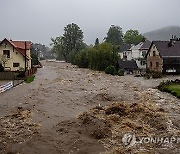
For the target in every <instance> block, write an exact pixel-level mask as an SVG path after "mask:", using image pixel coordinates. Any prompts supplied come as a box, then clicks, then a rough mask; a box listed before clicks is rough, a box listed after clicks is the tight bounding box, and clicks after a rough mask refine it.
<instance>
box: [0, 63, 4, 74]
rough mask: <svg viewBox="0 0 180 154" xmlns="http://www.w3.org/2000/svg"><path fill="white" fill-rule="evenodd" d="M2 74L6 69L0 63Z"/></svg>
mask: <svg viewBox="0 0 180 154" xmlns="http://www.w3.org/2000/svg"><path fill="white" fill-rule="evenodd" d="M0 72H4V67H3V66H2V64H1V63H0Z"/></svg>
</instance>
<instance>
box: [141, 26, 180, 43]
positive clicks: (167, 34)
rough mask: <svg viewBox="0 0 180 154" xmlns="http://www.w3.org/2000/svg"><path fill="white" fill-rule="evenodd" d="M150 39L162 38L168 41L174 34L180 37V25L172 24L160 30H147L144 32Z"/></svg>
mask: <svg viewBox="0 0 180 154" xmlns="http://www.w3.org/2000/svg"><path fill="white" fill-rule="evenodd" d="M143 35H144V36H145V37H146V38H147V39H148V40H150V41H153V40H162V41H167V40H169V39H170V38H172V35H176V36H177V37H180V27H179V26H170V27H164V28H161V29H158V30H154V31H151V32H147V33H144V34H143Z"/></svg>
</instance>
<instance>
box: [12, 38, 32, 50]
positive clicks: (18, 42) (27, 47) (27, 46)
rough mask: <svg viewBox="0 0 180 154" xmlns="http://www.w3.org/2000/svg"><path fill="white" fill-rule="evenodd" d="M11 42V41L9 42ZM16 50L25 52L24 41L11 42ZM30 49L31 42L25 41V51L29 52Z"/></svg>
mask: <svg viewBox="0 0 180 154" xmlns="http://www.w3.org/2000/svg"><path fill="white" fill-rule="evenodd" d="M10 41H11V40H10ZM11 42H12V43H13V44H14V45H15V46H16V47H17V48H21V49H24V50H25V41H11ZM30 48H31V42H30V41H26V49H27V50H29V49H30Z"/></svg>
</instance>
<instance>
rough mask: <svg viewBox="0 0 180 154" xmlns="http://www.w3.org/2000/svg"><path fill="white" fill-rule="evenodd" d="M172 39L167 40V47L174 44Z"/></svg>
mask: <svg viewBox="0 0 180 154" xmlns="http://www.w3.org/2000/svg"><path fill="white" fill-rule="evenodd" d="M174 43H175V42H174V39H173V38H172V39H170V41H169V43H168V47H171V46H173V45H174Z"/></svg>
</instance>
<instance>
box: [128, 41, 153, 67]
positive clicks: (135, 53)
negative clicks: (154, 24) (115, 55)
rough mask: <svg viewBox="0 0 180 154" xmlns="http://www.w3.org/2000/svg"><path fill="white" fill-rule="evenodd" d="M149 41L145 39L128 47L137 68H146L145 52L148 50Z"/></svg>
mask: <svg viewBox="0 0 180 154" xmlns="http://www.w3.org/2000/svg"><path fill="white" fill-rule="evenodd" d="M150 45H151V42H150V41H148V40H145V41H144V42H140V43H139V44H138V45H135V46H132V47H131V49H130V51H131V52H130V57H131V59H133V60H135V61H136V63H137V66H138V68H139V69H146V59H145V56H146V53H147V52H148V50H149V47H150Z"/></svg>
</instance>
